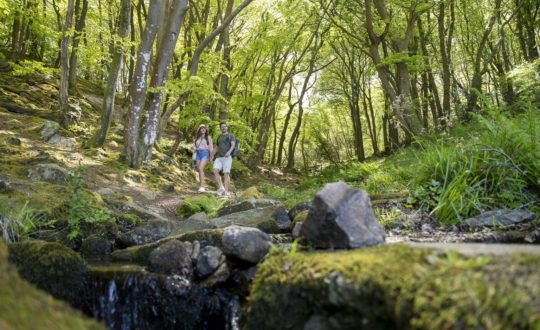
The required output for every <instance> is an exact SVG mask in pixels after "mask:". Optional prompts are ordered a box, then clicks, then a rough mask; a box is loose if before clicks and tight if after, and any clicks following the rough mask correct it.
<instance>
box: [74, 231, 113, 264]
mask: <svg viewBox="0 0 540 330" xmlns="http://www.w3.org/2000/svg"><path fill="white" fill-rule="evenodd" d="M112 250H113V245H112V243H111V242H110V241H108V240H107V239H105V238H102V237H99V236H97V235H90V236H89V237H87V238H85V239H84V240H83V241H82V244H81V250H80V252H81V254H82V256H83V257H84V258H85V259H88V260H98V261H106V260H107V259H108V258H109V256H110V255H111V252H112Z"/></svg>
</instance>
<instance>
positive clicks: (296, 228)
mask: <svg viewBox="0 0 540 330" xmlns="http://www.w3.org/2000/svg"><path fill="white" fill-rule="evenodd" d="M303 224H304V222H301V221H299V222H296V223H295V224H294V228H293V230H292V233H291V235H292V238H293V239H297V238H298V237H300V232H301V231H302V225H303Z"/></svg>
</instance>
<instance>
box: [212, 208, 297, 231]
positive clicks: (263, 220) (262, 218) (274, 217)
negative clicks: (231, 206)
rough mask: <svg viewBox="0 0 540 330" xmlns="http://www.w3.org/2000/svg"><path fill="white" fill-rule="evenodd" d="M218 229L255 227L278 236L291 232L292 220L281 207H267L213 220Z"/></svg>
mask: <svg viewBox="0 0 540 330" xmlns="http://www.w3.org/2000/svg"><path fill="white" fill-rule="evenodd" d="M212 222H213V223H214V224H215V225H216V226H217V227H218V228H224V227H228V226H232V225H238V226H245V227H255V228H258V229H260V230H262V231H264V232H265V233H269V234H276V233H283V232H287V231H289V228H290V225H291V219H289V216H288V214H287V210H285V209H284V208H283V207H281V206H267V207H263V208H256V209H250V210H247V211H242V212H236V213H231V214H228V215H224V216H222V217H218V218H214V219H212Z"/></svg>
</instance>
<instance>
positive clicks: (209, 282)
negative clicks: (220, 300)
mask: <svg viewBox="0 0 540 330" xmlns="http://www.w3.org/2000/svg"><path fill="white" fill-rule="evenodd" d="M230 275H231V272H230V271H229V266H227V263H226V262H223V263H222V264H220V265H219V268H218V269H217V270H216V271H215V272H214V273H213V274H211V275H210V276H209V277H208V278H207V279H205V280H204V281H202V282H201V286H202V287H204V288H208V287H212V286H214V285H216V284H219V283H223V282H225V281H227V279H229V276H230Z"/></svg>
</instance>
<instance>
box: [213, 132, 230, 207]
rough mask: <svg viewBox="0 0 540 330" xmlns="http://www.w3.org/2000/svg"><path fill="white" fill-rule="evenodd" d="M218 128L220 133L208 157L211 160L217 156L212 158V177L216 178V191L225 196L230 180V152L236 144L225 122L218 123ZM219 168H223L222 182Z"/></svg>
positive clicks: (227, 192)
mask: <svg viewBox="0 0 540 330" xmlns="http://www.w3.org/2000/svg"><path fill="white" fill-rule="evenodd" d="M219 129H220V130H221V135H220V136H219V137H218V138H217V143H216V145H217V147H216V148H214V149H213V150H212V156H211V157H210V159H211V160H213V159H214V157H215V156H216V154H217V158H216V159H215V160H214V177H215V178H216V184H217V186H218V190H217V193H218V194H220V195H223V196H227V195H228V194H229V184H230V182H231V177H230V174H231V167H232V156H231V153H232V151H233V149H234V146H235V144H236V138H235V137H234V135H232V134H231V133H229V132H228V129H229V128H228V127H227V124H226V123H224V122H221V123H219ZM221 170H223V182H222V181H221V175H220V174H219V171H221Z"/></svg>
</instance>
